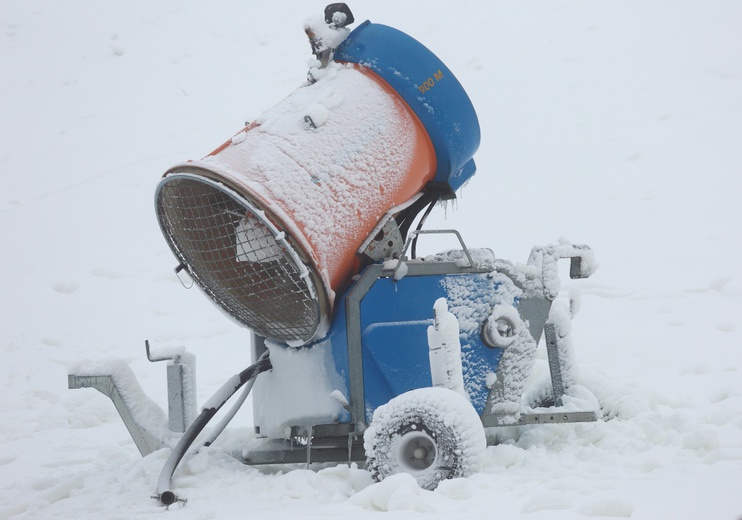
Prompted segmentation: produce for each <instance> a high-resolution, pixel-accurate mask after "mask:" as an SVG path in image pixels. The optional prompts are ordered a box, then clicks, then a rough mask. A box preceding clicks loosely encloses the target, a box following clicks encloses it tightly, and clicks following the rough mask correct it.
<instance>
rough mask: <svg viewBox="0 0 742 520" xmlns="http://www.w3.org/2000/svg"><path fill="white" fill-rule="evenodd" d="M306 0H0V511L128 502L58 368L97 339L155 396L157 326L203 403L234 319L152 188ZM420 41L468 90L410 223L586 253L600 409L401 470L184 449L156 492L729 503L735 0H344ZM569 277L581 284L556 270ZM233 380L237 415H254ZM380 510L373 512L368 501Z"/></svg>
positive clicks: (160, 383) (323, 504)
mask: <svg viewBox="0 0 742 520" xmlns="http://www.w3.org/2000/svg"><path fill="white" fill-rule="evenodd" d="M323 8H324V4H319V3H318V4H315V5H310V4H309V3H307V2H305V1H301V2H300V1H299V0H293V1H285V2H272V3H271V2H244V1H243V2H238V1H234V0H229V1H228V0H224V1H216V2H208V3H207V2H196V1H190V0H189V1H165V2H149V1H143V0H132V1H129V2H117V3H111V2H99V1H93V0H78V1H75V2H72V1H50V0H40V1H35V2H27V1H24V0H5V1H4V2H3V4H2V16H1V17H0V99H1V100H2V101H1V106H2V108H1V109H0V115H1V122H0V265H1V266H2V273H3V277H2V291H0V351H1V352H2V357H1V358H0V359H1V361H0V395H1V396H2V397H0V518H2V519H5V518H18V519H25V518H54V519H58V518H100V517H103V516H105V517H107V518H111V519H114V518H121V519H132V518H149V517H150V516H151V515H155V514H160V513H162V512H163V509H162V508H161V507H160V506H159V505H158V504H157V502H156V501H154V500H151V499H150V498H149V497H150V495H151V494H152V493H153V491H154V488H155V484H156V479H157V475H158V473H159V471H160V468H161V466H162V464H163V463H164V461H165V458H166V457H167V451H166V450H161V451H159V452H156V453H154V454H152V455H150V456H148V457H146V458H144V459H142V458H140V456H139V454H138V452H137V450H136V448H135V446H134V444H133V442H132V441H131V439H130V437H129V436H128V434H127V432H126V430H125V428H124V426H123V424H122V423H121V421H120V420H119V418H118V416H117V414H116V412H115V410H114V408H113V406H112V404H111V403H110V401H109V400H108V399H107V398H105V397H104V396H102V395H101V394H99V393H97V392H95V391H93V390H75V391H72V390H67V370H68V367H69V366H71V365H74V364H77V363H79V362H82V361H84V360H105V359H109V358H113V357H120V358H123V359H124V360H125V361H127V362H128V363H130V365H131V366H132V368H133V370H134V372H135V373H137V375H138V376H139V377H140V380H141V383H142V386H143V388H144V390H145V391H146V392H147V393H148V394H149V395H150V396H152V397H153V399H155V400H156V401H158V402H159V403H161V404H163V405H164V403H165V375H164V371H165V369H164V366H162V364H159V365H153V364H149V363H148V362H147V361H146V360H145V356H144V340H145V339H149V340H150V342H151V343H152V345H153V347H154V348H174V347H177V346H181V345H185V346H186V347H187V348H188V349H189V351H190V352H193V353H194V354H195V355H196V357H197V359H198V369H199V371H198V385H199V386H198V398H199V402H201V403H202V402H204V401H205V400H206V399H207V398H208V397H209V396H210V395H211V394H212V393H213V392H214V391H216V390H217V389H218V388H219V387H220V386H221V384H222V382H223V381H224V380H226V379H227V378H228V377H229V376H231V375H232V374H233V373H234V372H235V370H236V368H235V367H240V368H241V367H243V366H245V365H247V364H248V362H249V349H248V344H249V336H248V334H247V332H246V331H245V330H244V329H242V328H240V327H239V326H237V325H235V324H234V323H233V322H231V321H230V320H228V319H227V318H226V317H225V316H224V315H223V314H222V313H221V312H220V311H218V310H217V309H216V308H215V307H213V306H212V305H211V304H210V303H209V301H208V300H207V299H206V298H205V297H204V296H203V295H202V294H200V293H199V292H198V291H195V290H193V291H185V290H184V289H183V288H182V287H181V285H180V283H179V282H178V280H177V279H176V278H175V276H174V274H173V272H172V268H173V267H174V266H175V260H174V259H173V257H172V255H171V253H170V252H169V250H168V248H167V245H166V243H165V241H164V240H163V238H162V237H161V235H160V232H159V229H158V226H157V222H156V220H155V217H154V210H153V193H154V187H155V185H156V183H157V181H158V178H159V176H160V175H161V174H162V173H163V172H164V171H165V170H166V169H167V168H168V167H169V166H171V165H173V164H175V163H177V162H180V161H182V160H185V159H197V158H200V157H202V156H203V155H205V154H206V153H208V152H209V151H210V150H212V149H213V148H214V147H215V146H217V145H218V144H220V143H221V142H223V141H224V140H225V139H226V138H228V137H229V136H231V135H232V134H233V133H234V132H236V131H237V130H239V129H240V128H241V126H242V124H243V123H244V122H245V121H248V120H252V119H254V118H256V117H258V116H259V115H260V114H261V113H262V112H263V111H264V110H265V109H267V108H269V107H270V106H272V105H274V104H275V103H277V102H278V101H279V100H281V99H282V98H283V97H284V96H285V95H287V94H289V93H290V92H291V91H292V90H293V89H295V88H296V87H298V86H299V84H301V82H302V81H303V79H304V77H305V73H306V64H307V59H308V58H309V57H310V53H309V45H308V43H307V42H306V37H305V35H304V34H303V31H302V23H303V22H304V20H305V19H306V18H307V17H309V16H313V15H316V14H318V13H319V12H321V10H322V9H323ZM351 8H352V9H353V11H354V13H355V15H356V18H357V19H358V20H359V21H360V20H363V19H371V20H372V21H375V22H380V23H386V24H388V25H393V26H395V27H398V28H400V29H402V30H404V31H405V32H408V33H409V34H411V35H413V36H415V37H416V38H418V39H419V40H421V41H422V42H424V43H425V44H426V45H428V46H429V47H430V48H432V49H433V50H434V51H435V52H436V53H437V54H438V55H439V56H440V57H441V58H442V59H443V60H444V61H445V62H446V63H447V64H448V65H449V66H450V68H451V69H452V70H453V71H454V72H455V73H456V75H457V76H458V77H459V79H460V80H461V82H462V83H463V84H464V86H465V87H466V88H467V90H468V91H469V93H470V96H471V98H472V100H473V102H474V105H475V107H476V108H477V110H478V114H479V118H480V122H481V125H482V136H483V138H482V146H481V148H480V152H479V153H478V154H477V156H476V158H477V163H478V166H479V171H478V173H477V175H476V176H475V177H474V178H473V180H472V181H471V183H470V184H469V185H467V186H465V187H464V189H463V192H462V194H461V197H460V201H459V202H458V203H457V204H456V205H453V206H449V207H447V208H446V209H445V210H444V209H440V210H437V211H436V212H434V214H433V216H431V218H430V219H429V225H428V227H454V228H458V229H459V230H461V231H462V233H463V234H464V237H465V239H466V241H467V244H468V245H470V246H472V247H491V248H492V249H493V250H494V251H495V253H496V254H497V255H498V256H499V257H501V258H506V259H510V260H513V261H516V260H518V261H520V260H523V261H524V260H525V259H526V258H527V256H528V253H529V251H530V248H531V247H532V246H534V245H545V244H547V243H554V242H556V241H557V240H559V239H560V238H561V237H565V238H567V239H569V240H571V241H573V242H575V243H586V244H589V245H590V246H591V247H592V248H593V249H594V250H595V252H596V255H597V258H598V260H599V262H600V264H601V267H600V269H599V271H598V272H597V273H596V274H595V275H594V276H593V277H592V278H590V279H589V280H584V281H577V282H574V283H569V284H565V285H566V286H567V287H566V288H565V294H566V290H567V289H569V288H570V287H574V288H575V289H576V288H578V287H581V288H582V289H581V291H582V309H581V311H580V314H578V316H577V318H576V319H575V321H574V324H573V330H574V337H575V348H576V352H575V354H576V358H577V361H578V364H579V368H580V382H581V383H582V384H583V385H584V386H586V387H588V388H590V389H591V390H592V391H593V392H594V393H595V394H596V396H597V397H598V398H599V399H600V401H601V403H602V405H603V406H604V408H605V409H606V410H608V411H609V412H610V414H611V416H612V420H609V421H604V422H598V423H595V424H581V425H568V426H552V425H546V426H538V427H533V428H528V429H523V430H519V431H515V430H513V431H506V432H502V438H503V440H504V442H503V443H502V444H500V445H498V446H494V447H490V448H488V449H487V452H486V457H485V460H484V461H483V470H482V472H481V473H479V474H476V475H474V476H472V477H470V478H467V479H458V480H452V481H447V482H444V483H443V484H442V485H441V486H439V488H438V489H437V490H436V491H424V490H420V489H419V488H418V487H417V486H416V484H415V482H414V481H413V480H412V478H411V477H407V476H404V475H403V476H398V477H393V478H390V479H388V480H386V481H384V482H382V483H378V484H375V483H372V481H371V478H370V476H369V474H368V472H366V471H365V470H363V469H362V468H358V467H348V466H346V465H339V466H330V467H324V468H311V469H310V470H306V469H303V468H285V467H283V468H280V467H273V468H262V469H260V470H258V469H255V468H251V467H245V466H243V465H241V464H239V463H238V462H236V461H234V460H232V459H230V458H229V457H227V456H225V455H224V454H223V453H222V452H220V450H219V449H218V443H217V444H215V445H214V447H213V448H211V449H209V450H205V451H204V452H202V453H200V454H199V455H197V456H196V457H194V458H193V459H190V460H187V461H185V462H184V463H183V465H182V467H181V468H180V469H179V470H178V473H177V474H176V488H177V490H178V492H179V493H181V494H182V495H183V496H186V497H187V498H188V499H189V502H188V504H187V505H186V506H185V507H172V508H171V509H170V511H169V512H168V513H167V514H169V515H173V517H174V518H176V517H177V518H182V519H199V520H205V519H209V518H219V519H226V518H244V517H250V518H252V517H255V518H258V517H260V516H261V515H270V517H271V518H276V519H278V518H320V517H321V518H331V517H342V518H348V517H352V518H381V517H383V518H409V517H425V518H466V517H470V518H483V517H496V518H534V519H537V518H550V519H564V518H580V517H584V516H588V517H608V518H610V517H631V518H635V519H657V518H668V519H669V518H671V519H674V520H677V519H699V518H704V519H706V518H711V519H730V520H737V519H739V518H740V517H742V495H740V492H739V490H740V489H742V263H741V262H740V258H742V231H740V230H741V229H742V227H741V226H740V223H741V222H742V210H740V205H739V200H738V199H739V196H740V193H742V166H741V165H742V146H740V142H742V39H741V38H740V36H739V26H740V22H742V4H740V3H739V2H737V1H736V0H713V1H700V0H696V1H691V0H683V1H677V0H651V1H646V0H626V1H622V2H606V1H592V2H591V1H586V0H553V1H546V0H543V1H541V0H540V1H536V2H519V1H517V0H507V1H505V0H497V1H493V2H486V3H485V2H479V1H475V0H461V1H458V2H449V1H445V2H444V1H437V0H430V1H425V2H423V1H406V2H399V1H394V2H393V1H388V0H374V1H370V0H363V1H360V0H359V1H357V2H355V3H352V4H351ZM578 282H579V283H578ZM251 417H252V414H251V410H250V408H249V407H247V408H246V409H245V410H243V411H242V412H241V413H240V414H239V415H238V418H237V419H236V422H237V427H242V428H245V427H247V426H248V425H249V424H250V421H251ZM381 511H389V512H390V513H389V514H384V513H380V512H381Z"/></svg>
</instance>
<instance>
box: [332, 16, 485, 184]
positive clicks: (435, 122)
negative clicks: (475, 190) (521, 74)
mask: <svg viewBox="0 0 742 520" xmlns="http://www.w3.org/2000/svg"><path fill="white" fill-rule="evenodd" d="M334 59H335V60H337V61H343V62H349V63H357V64H358V65H361V66H364V67H367V68H369V69H371V70H372V71H374V72H375V73H376V74H377V75H378V76H380V77H381V78H382V79H383V80H384V81H386V82H387V83H388V84H389V86H391V87H392V88H393V89H394V90H395V91H396V92H397V93H398V94H399V95H400V96H401V97H402V99H404V101H405V102H406V103H407V105H409V107H410V108H411V109H412V111H413V112H414V113H415V114H416V115H417V117H418V118H419V119H420V122H421V123H422V124H423V126H424V127H425V129H426V131H427V132H428V136H429V137H430V140H431V142H432V144H433V148H434V150H435V156H436V160H437V167H436V173H435V182H438V183H444V184H447V185H448V186H449V187H450V188H451V192H455V191H456V190H458V189H459V188H460V187H461V186H462V185H463V184H464V183H465V182H466V181H467V180H469V178H471V176H472V175H474V172H475V171H476V166H475V164H474V159H472V157H473V156H474V153H475V152H476V151H477V149H478V148H479V141H480V131H479V120H478V119H477V114H476V112H475V110H474V106H473V105H472V103H471V101H470V100H469V96H468V95H467V94H466V92H465V91H464V88H463V87H462V86H461V83H459V81H458V80H457V79H456V77H455V76H454V75H453V73H452V72H451V71H450V70H449V69H448V67H446V65H445V64H444V63H443V62H442V61H441V60H440V59H438V57H437V56H436V55H435V54H433V53H432V52H431V51H430V50H429V49H428V48H427V47H425V46H424V45H423V44H421V43H420V42H418V41H417V40H415V39H414V38H412V37H410V36H408V35H407V34H405V33H403V32H401V31H398V30H397V29H394V28H392V27H388V26H386V25H381V24H374V23H371V22H369V21H365V22H364V23H363V24H361V25H360V26H359V27H357V28H356V29H355V30H353V32H351V33H350V35H348V38H347V39H346V40H345V41H344V42H343V43H342V44H341V45H340V47H338V49H337V50H336V51H335V55H334Z"/></svg>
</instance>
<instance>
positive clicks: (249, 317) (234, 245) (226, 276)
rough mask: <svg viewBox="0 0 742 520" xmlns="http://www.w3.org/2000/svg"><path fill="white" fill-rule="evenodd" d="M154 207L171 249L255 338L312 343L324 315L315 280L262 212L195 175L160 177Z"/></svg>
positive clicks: (216, 300)
mask: <svg viewBox="0 0 742 520" xmlns="http://www.w3.org/2000/svg"><path fill="white" fill-rule="evenodd" d="M155 204H156V209H157V215H158V218H159V221H160V227H161V228H162V231H163V234H164V235H165V238H166V239H167V241H168V243H169V245H170V248H171V249H172V250H173V252H174V253H175V255H176V257H177V258H178V259H179V260H180V262H181V263H182V264H183V265H184V266H185V267H186V268H187V269H188V272H189V273H190V275H191V276H192V277H193V279H194V281H195V282H196V283H197V284H198V285H199V286H200V287H201V288H202V289H203V290H204V291H205V292H206V294H208V295H209V297H211V299H212V300H213V301H214V302H215V303H216V304H217V305H219V306H220V307H222V308H223V309H224V310H225V311H226V312H227V313H228V314H230V315H231V316H232V317H234V318H235V319H236V320H238V321H239V322H241V323H243V324H245V325H246V326H248V327H249V328H250V329H252V330H253V331H254V332H255V333H257V334H259V335H260V336H263V337H266V338H270V339H273V340H278V341H284V342H287V343H291V344H303V343H305V342H307V341H309V340H311V339H312V338H313V336H314V334H315V332H316V331H317V329H318V327H319V324H320V321H321V308H322V305H321V302H320V298H318V296H317V291H316V289H315V288H316V284H315V282H314V280H313V278H314V276H313V273H312V271H311V270H310V269H309V268H308V267H307V266H306V265H305V264H304V262H302V260H301V258H300V256H299V255H298V254H297V252H296V249H295V248H294V247H293V246H292V243H291V237H289V236H287V234H286V233H285V232H283V231H281V230H279V229H278V228H277V227H276V225H274V224H273V223H272V222H271V221H270V220H268V218H266V216H265V213H264V212H263V211H262V210H261V209H260V208H258V207H256V205H255V204H254V203H252V202H251V201H249V200H248V199H247V198H245V197H243V196H241V195H240V194H239V193H237V192H236V191H234V190H232V189H231V188H229V187H227V186H225V185H223V184H221V183H219V182H216V181H214V180H212V179H209V178H206V177H202V176H200V175H197V174H193V173H173V174H170V175H168V176H166V177H164V178H163V179H162V181H161V182H160V185H159V187H158V190H157V193H156V202H155Z"/></svg>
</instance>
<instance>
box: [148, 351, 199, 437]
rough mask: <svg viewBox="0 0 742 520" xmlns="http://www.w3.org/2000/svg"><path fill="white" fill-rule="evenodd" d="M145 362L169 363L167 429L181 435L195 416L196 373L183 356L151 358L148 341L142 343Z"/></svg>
mask: <svg viewBox="0 0 742 520" xmlns="http://www.w3.org/2000/svg"><path fill="white" fill-rule="evenodd" d="M144 346H145V349H146V352H147V360H149V361H150V362H151V363H157V362H159V361H170V362H171V363H169V364H168V365H167V412H168V428H169V429H170V430H171V431H174V432H178V433H183V432H184V431H186V429H187V428H188V426H190V424H191V423H192V422H193V420H194V419H195V416H196V396H195V393H196V391H195V386H196V385H195V379H196V371H195V370H194V367H193V366H192V363H189V362H188V357H187V356H186V355H185V353H184V354H173V355H169V356H158V357H153V356H152V352H151V351H150V348H149V340H145V341H144Z"/></svg>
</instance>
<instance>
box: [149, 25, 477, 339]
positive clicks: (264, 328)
mask: <svg viewBox="0 0 742 520" xmlns="http://www.w3.org/2000/svg"><path fill="white" fill-rule="evenodd" d="M356 31H358V29H357V30H356ZM356 31H354V32H353V33H351V35H350V37H352V36H353V34H354V33H356ZM400 34H402V33H400ZM350 37H349V38H350ZM407 38H409V37H407ZM410 40H411V39H410ZM412 41H413V42H414V40H412ZM415 43H417V42H415ZM418 45H419V44H418ZM426 51H427V49H426ZM427 52H428V53H430V52H429V51H427ZM430 54H431V55H432V53H430ZM436 59H437V58H436ZM345 61H348V62H350V61H352V60H348V59H346V60H345ZM453 81H455V79H453ZM462 92H463V91H462ZM467 101H468V98H467ZM477 129H478V127H477ZM472 153H473V152H472ZM439 156H440V154H439V153H438V151H437V150H436V148H435V145H434V143H433V141H432V140H431V135H430V130H429V129H428V128H426V126H424V125H423V123H422V122H421V118H420V117H418V115H417V114H416V112H415V111H414V110H413V109H411V108H410V105H409V103H408V102H407V101H406V100H405V99H404V97H403V96H401V95H400V93H399V89H397V88H392V87H391V86H390V85H389V83H388V82H387V81H386V80H385V79H384V78H383V76H382V75H380V74H378V73H377V72H376V71H373V70H371V69H370V68H367V67H363V66H360V65H354V64H352V63H345V64H340V63H331V64H330V66H329V67H328V68H327V69H326V71H325V75H324V77H323V78H322V79H320V80H319V81H317V82H316V83H314V84H312V85H308V86H305V87H302V88H299V89H298V90H296V91H295V92H293V93H292V94H291V95H289V96H288V97H287V98H286V99H284V100H283V101H282V102H280V103H279V104H278V105H276V106H275V107H273V108H271V109H269V110H268V111H267V112H265V113H264V114H263V116H261V117H260V118H259V119H258V120H257V121H255V122H254V123H253V124H251V125H249V126H248V127H247V128H245V129H244V130H242V131H241V132H239V133H238V134H236V135H235V136H234V137H232V138H231V139H230V140H229V141H227V142H226V143H224V144H223V145H222V146H220V147H219V148H217V149H216V150H215V151H214V152H212V153H211V154H209V155H208V156H207V157H205V158H204V159H202V160H200V161H190V162H186V163H183V164H180V165H177V166H175V167H173V168H171V169H170V170H168V171H167V172H166V174H165V175H164V177H163V179H162V180H161V182H160V184H159V186H158V189H157V193H156V208H157V213H158V217H159V222H160V226H161V229H162V231H163V234H164V235H165V237H166V239H167V241H168V243H169V245H170V247H171V249H172V250H173V252H174V253H175V255H176V256H177V257H178V259H179V260H180V262H181V265H182V266H184V267H185V268H186V269H187V270H188V272H189V273H190V275H191V276H192V277H193V279H194V280H195V281H196V283H197V284H198V285H199V286H200V287H201V288H202V289H203V290H204V291H205V292H206V293H207V295H209V296H210V297H211V299H212V300H213V301H214V302H215V303H217V304H218V305H219V306H220V307H222V309H224V310H225V311H226V312H227V313H229V314H230V315H231V316H232V317H233V318H235V319H236V320H238V321H239V322H241V323H243V324H245V325H247V326H248V327H249V328H251V329H252V330H254V331H255V332H256V333H257V334H259V335H261V336H264V337H266V338H269V339H272V340H277V341H282V342H285V343H288V344H290V345H296V346H298V345H302V344H306V343H308V342H310V341H312V340H315V339H319V338H321V337H322V336H323V335H324V333H325V332H326V330H327V327H328V326H329V320H330V316H331V313H332V308H333V303H334V300H335V295H336V293H337V292H338V291H340V290H342V289H344V288H345V287H346V286H347V285H348V284H349V283H350V279H351V278H352V276H353V275H355V274H356V273H357V271H358V268H359V261H358V257H357V252H358V249H359V247H360V246H361V244H362V243H363V242H364V241H365V240H366V239H367V237H368V236H369V234H370V233H371V232H372V231H373V230H374V228H375V227H376V226H377V224H378V223H379V222H380V220H382V218H384V216H385V215H386V214H387V213H388V212H389V211H390V210H391V209H392V208H395V207H397V206H400V205H402V204H404V203H406V202H408V201H410V199H412V198H413V197H415V196H416V195H417V194H418V193H420V192H421V191H422V190H423V189H424V188H425V186H426V185H427V184H428V183H430V182H432V181H435V180H436V176H437V174H438V170H439V169H438V163H439ZM472 166H473V164H472ZM471 173H473V170H472V171H471ZM469 175H470V174H469Z"/></svg>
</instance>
